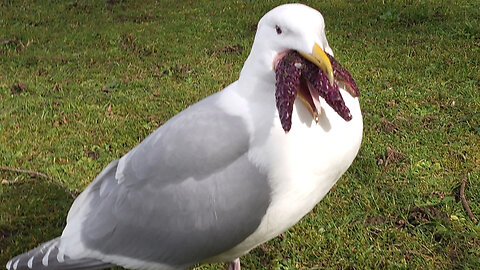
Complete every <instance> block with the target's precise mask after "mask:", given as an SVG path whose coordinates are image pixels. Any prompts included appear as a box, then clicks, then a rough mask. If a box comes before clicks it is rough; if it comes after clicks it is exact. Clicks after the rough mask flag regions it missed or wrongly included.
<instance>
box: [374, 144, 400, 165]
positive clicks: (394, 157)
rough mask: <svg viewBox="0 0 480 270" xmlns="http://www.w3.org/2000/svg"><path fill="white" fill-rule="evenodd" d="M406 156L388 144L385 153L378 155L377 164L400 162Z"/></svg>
mask: <svg viewBox="0 0 480 270" xmlns="http://www.w3.org/2000/svg"><path fill="white" fill-rule="evenodd" d="M405 157H406V155H405V154H403V153H401V152H400V151H398V150H396V149H394V148H391V147H388V146H387V148H386V149H385V154H384V155H383V156H380V157H377V165H383V166H385V167H386V166H388V165H390V164H395V163H399V162H400V161H402V160H403V159H404V158H405Z"/></svg>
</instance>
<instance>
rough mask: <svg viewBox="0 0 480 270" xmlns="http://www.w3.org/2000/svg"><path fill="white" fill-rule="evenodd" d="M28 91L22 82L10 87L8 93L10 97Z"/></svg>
mask: <svg viewBox="0 0 480 270" xmlns="http://www.w3.org/2000/svg"><path fill="white" fill-rule="evenodd" d="M27 89H28V85H27V84H26V83H24V82H19V83H16V84H14V85H11V86H10V93H11V94H12V95H18V94H20V93H22V92H25V91H26V90H27Z"/></svg>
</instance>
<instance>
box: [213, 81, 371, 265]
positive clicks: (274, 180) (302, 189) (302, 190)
mask: <svg viewBox="0 0 480 270" xmlns="http://www.w3.org/2000/svg"><path fill="white" fill-rule="evenodd" d="M342 96H343V97H344V100H345V104H346V105H347V107H348V108H349V109H350V111H351V113H352V116H353V118H352V120H351V121H349V122H346V121H345V120H343V119H342V118H340V116H338V114H337V113H336V112H335V111H334V110H333V109H332V108H331V107H330V106H328V105H327V104H326V103H325V101H324V100H323V99H321V100H320V101H321V103H322V108H323V109H324V110H323V111H322V114H321V115H320V121H319V123H315V122H314V121H313V120H312V117H311V116H310V114H309V112H308V111H307V110H306V108H305V107H304V106H303V104H302V103H301V102H299V101H298V100H297V102H296V104H295V107H294V112H293V119H292V129H291V130H290V132H289V133H288V134H285V132H284V131H283V129H282V128H281V125H280V120H279V119H278V118H277V119H274V121H275V122H274V127H273V128H271V129H270V131H269V134H268V136H267V137H266V138H264V139H263V141H262V139H258V142H259V143H258V144H255V142H253V144H252V145H251V150H250V151H249V156H250V158H251V160H253V161H254V162H256V163H257V164H260V166H261V167H263V168H266V170H267V171H268V172H269V176H270V181H271V186H272V194H271V204H270V206H269V208H268V210H267V213H266V215H265V217H264V218H263V219H262V222H261V224H260V225H259V227H258V228H257V230H256V231H255V232H254V233H253V234H252V235H251V236H249V237H248V238H247V239H246V240H245V241H243V242H242V243H240V244H239V245H237V246H236V247H235V248H233V249H231V250H230V251H228V252H226V253H223V254H221V255H219V256H217V257H216V258H214V261H229V260H233V259H235V258H237V257H240V256H242V255H243V254H245V253H247V252H248V251H249V250H250V249H252V248H254V247H255V246H257V245H259V244H261V243H263V242H265V241H268V240H270V239H272V238H273V237H275V236H277V235H278V234H280V233H282V232H284V231H285V230H287V229H288V228H289V227H291V226H293V225H294V224H295V223H297V222H298V221H299V220H300V219H301V218H302V217H303V216H304V215H305V214H307V213H308V212H309V211H310V210H311V209H312V208H313V207H314V206H315V205H316V204H317V203H318V202H319V201H320V200H321V199H322V198H323V197H324V196H325V194H326V193H327V192H328V191H329V190H330V188H331V187H332V186H333V185H334V184H335V182H336V181H337V180H338V179H339V178H340V176H341V175H342V174H343V173H344V172H345V171H346V170H347V169H348V167H349V166H350V165H351V163H352V161H353V160H354V158H355V156H356V155H357V153H358V150H359V148H360V143H361V139H362V130H363V122H362V116H361V111H360V105H359V103H358V99H357V98H353V97H351V96H350V94H348V93H347V92H345V91H343V90H342Z"/></svg>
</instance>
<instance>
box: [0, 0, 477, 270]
mask: <svg viewBox="0 0 480 270" xmlns="http://www.w3.org/2000/svg"><path fill="white" fill-rule="evenodd" d="M284 2H285V1H247V0H244V1H204V0H202V1H182V0H177V1H161V0H159V1H150V0H146V1H133V0H132V1H122V0H106V1H93V0H92V1H27V0H26V1H11V0H7V1H2V2H0V29H2V30H1V31H0V166H8V167H11V168H21V169H28V170H35V171H39V172H43V173H45V174H47V175H49V176H50V177H53V178H55V179H58V180H59V181H60V182H61V183H62V184H63V185H65V186H66V187H68V188H69V189H71V190H80V191H81V190H83V189H84V188H85V187H86V186H87V185H88V183H89V182H90V181H91V180H92V179H93V178H94V177H95V176H96V175H97V174H98V173H99V172H100V171H101V169H102V168H103V167H105V166H106V165H107V164H108V163H109V162H110V161H112V160H114V159H117V158H119V157H121V156H122V155H123V154H125V153H126V152H128V151H129V149H131V148H132V147H134V146H135V145H136V144H138V143H139V142H140V141H141V140H142V139H143V138H145V137H146V136H147V135H148V134H150V133H151V132H153V131H154V130H155V129H156V128H157V127H159V126H160V125H162V123H164V122H165V121H167V120H168V119H169V118H170V117H172V116H173V115H175V114H177V113H178V112H180V111H181V110H183V109H184V108H186V107H187V106H189V105H191V104H193V103H195V102H196V101H198V100H200V99H202V98H203V97H206V96H208V95H210V94H212V93H214V92H216V91H218V90H221V89H222V88H223V87H225V86H227V85H228V84H230V83H231V82H233V81H235V80H236V78H237V77H238V74H239V72H240V69H241V67H242V65H243V62H244V60H245V59H246V57H247V56H248V54H249V50H250V46H251V44H252V42H253V38H254V35H255V26H256V23H257V22H258V20H259V19H260V18H261V16H262V15H263V14H265V13H266V12H267V11H268V10H270V9H271V8H273V7H275V6H277V5H279V4H281V3H284ZM303 2H305V3H306V4H308V5H310V6H312V7H314V8H316V9H318V10H319V11H321V12H322V14H323V15H324V17H325V21H326V32H327V38H328V40H329V43H330V46H331V47H332V48H333V50H334V52H335V56H336V58H337V59H338V60H339V61H340V62H341V63H343V65H344V66H345V67H347V68H348V69H349V70H350V72H351V73H352V75H353V76H354V78H355V79H356V82H357V84H358V86H359V89H360V93H361V105H362V110H363V117H364V126H365V129H364V139H363V144H362V148H361V150H360V153H359V155H358V157H357V159H356V160H355V162H354V163H353V165H352V167H351V168H350V169H349V170H348V171H347V173H346V174H345V175H344V176H343V177H342V178H341V179H340V180H339V182H338V183H337V185H336V186H335V187H334V188H333V189H332V190H331V191H330V193H329V194H328V195H327V196H326V197H325V199H324V200H323V201H322V202H320V203H319V204H318V205H317V207H316V208H315V209H314V210H313V211H312V212H310V213H309V214H307V215H306V216H305V217H304V218H303V219H302V221H300V222H299V223H298V224H297V225H296V226H295V227H293V228H291V229H290V230H288V231H287V232H285V233H284V234H282V235H281V236H279V237H277V238H275V239H273V240H271V241H270V242H267V243H265V244H263V245H261V246H260V247H258V248H256V249H255V250H253V251H252V252H251V253H250V254H248V255H247V256H245V257H244V258H243V259H242V265H243V266H244V268H245V269H374V268H375V269H377V268H380V269H383V268H385V269H398V268H400V269H419V268H421V269H479V268H480V225H479V224H478V223H477V224H475V223H474V222H472V220H471V219H470V218H469V216H468V215H467V212H466V211H465V209H464V207H463V205H462V202H461V200H460V199H459V197H460V196H459V191H460V184H461V182H462V179H464V178H466V180H467V181H468V182H469V184H467V185H466V188H465V197H466V201H467V202H468V204H469V205H470V207H471V209H472V212H473V215H474V216H475V217H477V219H478V218H480V192H479V191H480V109H479V108H480V92H479V90H480V89H479V88H480V5H479V4H478V3H475V1H469V0H458V1H457V0H448V1H434V0H424V1H406V0H404V1H360V0H356V1H347V0H338V1H331V2H330V1H325V2H324V1H303ZM0 181H1V185H0V265H3V264H4V263H5V262H6V261H7V260H8V259H9V258H11V257H13V256H14V255H17V254H18V253H22V252H25V251H27V250H28V249H30V248H33V247H35V246H36V245H38V244H40V243H41V242H44V241H46V240H49V239H51V238H53V237H56V236H58V235H60V234H61V231H62V228H63V226H64V225H65V217H66V214H67V211H68V209H69V207H70V205H71V203H72V201H73V200H72V198H71V197H69V195H68V194H67V193H66V192H65V191H64V190H63V189H62V188H60V187H58V186H57V185H55V184H54V183H52V182H51V181H49V180H46V179H44V178H33V177H30V176H29V175H26V174H21V173H13V172H7V171H0ZM223 268H224V265H221V264H218V265H204V266H200V267H198V268H197V269H223Z"/></svg>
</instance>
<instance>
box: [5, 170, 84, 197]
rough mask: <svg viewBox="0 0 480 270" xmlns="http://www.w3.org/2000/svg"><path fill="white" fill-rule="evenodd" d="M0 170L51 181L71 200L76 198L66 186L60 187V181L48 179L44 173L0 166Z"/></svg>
mask: <svg viewBox="0 0 480 270" xmlns="http://www.w3.org/2000/svg"><path fill="white" fill-rule="evenodd" d="M0 170H3V171H9V172H16V173H26V174H29V175H31V176H33V177H43V178H46V179H48V180H50V181H52V182H53V183H54V184H56V185H57V186H59V187H61V188H63V189H64V190H65V191H66V192H68V194H70V196H72V198H73V199H75V198H77V196H75V194H73V192H72V191H70V189H68V188H67V187H66V186H64V185H62V183H60V181H58V180H57V179H55V178H53V177H50V176H48V175H46V174H44V173H41V172H36V171H31V170H23V169H15V168H9V167H4V166H0Z"/></svg>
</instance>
